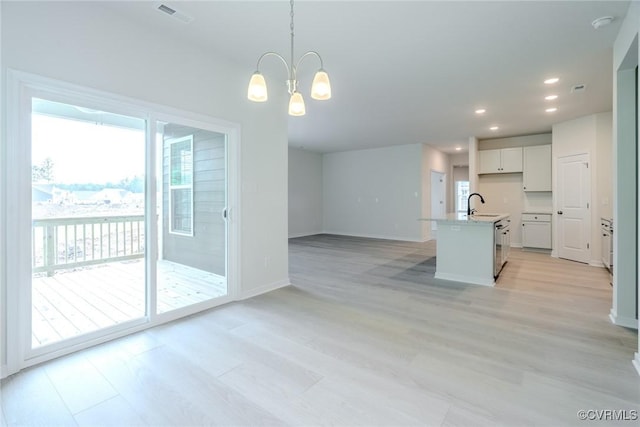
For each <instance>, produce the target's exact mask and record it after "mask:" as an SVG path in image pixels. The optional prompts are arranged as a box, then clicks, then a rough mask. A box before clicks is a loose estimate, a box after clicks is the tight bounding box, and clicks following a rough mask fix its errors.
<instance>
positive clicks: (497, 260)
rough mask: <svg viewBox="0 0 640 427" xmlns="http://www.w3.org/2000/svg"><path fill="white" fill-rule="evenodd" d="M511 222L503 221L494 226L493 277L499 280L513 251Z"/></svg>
mask: <svg viewBox="0 0 640 427" xmlns="http://www.w3.org/2000/svg"><path fill="white" fill-rule="evenodd" d="M510 224H511V220H509V219H502V220H500V221H496V223H495V224H494V229H495V233H494V248H495V249H494V255H493V277H494V278H496V279H497V278H498V276H499V275H500V271H502V267H504V264H505V263H506V262H507V258H508V257H509V251H510V250H511V229H510V227H509V225H510Z"/></svg>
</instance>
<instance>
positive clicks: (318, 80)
mask: <svg viewBox="0 0 640 427" xmlns="http://www.w3.org/2000/svg"><path fill="white" fill-rule="evenodd" d="M290 5H291V25H290V28H291V61H290V62H287V60H286V59H285V58H284V57H283V56H282V55H280V54H278V53H276V52H265V53H263V54H262V55H261V56H260V58H258V64H257V65H256V71H255V72H254V73H253V75H252V76H251V80H250V81H249V88H248V89H247V98H249V100H250V101H253V102H265V101H266V100H267V99H268V96H267V83H266V82H265V79H264V76H263V75H262V74H261V73H260V63H261V62H262V59H263V58H265V57H267V56H275V57H277V58H279V59H280V61H282V63H283V64H284V66H285V68H286V69H287V75H288V77H289V79H288V80H287V87H288V89H289V90H288V91H289V95H291V98H290V99H289V114H290V115H292V116H304V115H305V112H306V111H305V106H304V99H303V98H302V94H301V93H300V92H298V79H297V72H298V67H299V66H300V63H301V62H302V60H303V59H304V58H306V57H307V56H315V57H317V58H318V60H320V69H319V70H318V71H317V72H316V74H315V76H314V78H313V83H312V84H311V98H313V99H316V100H319V101H325V100H327V99H330V98H331V83H330V82H329V75H328V74H327V72H326V71H325V70H324V68H323V63H322V57H320V54H318V52H315V51H312V50H310V51H308V52H306V53H305V54H304V55H302V56H301V57H300V59H299V60H298V62H294V60H293V53H294V49H293V47H294V45H293V39H294V31H293V0H291V1H290Z"/></svg>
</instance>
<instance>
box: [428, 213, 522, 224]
mask: <svg viewBox="0 0 640 427" xmlns="http://www.w3.org/2000/svg"><path fill="white" fill-rule="evenodd" d="M509 216H510V214H506V213H476V214H475V215H471V216H467V214H466V213H458V212H453V213H448V214H447V215H446V216H442V217H435V218H420V219H419V221H436V222H442V223H445V224H446V223H448V224H493V223H495V222H497V221H500V220H501V219H505V218H508V217H509Z"/></svg>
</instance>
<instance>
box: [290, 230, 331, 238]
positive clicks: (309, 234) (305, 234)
mask: <svg viewBox="0 0 640 427" xmlns="http://www.w3.org/2000/svg"><path fill="white" fill-rule="evenodd" d="M317 234H324V233H323V232H322V231H311V232H308V233H295V234H290V235H289V239H295V238H297V237H307V236H315V235H317Z"/></svg>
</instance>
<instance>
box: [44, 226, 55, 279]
mask: <svg viewBox="0 0 640 427" xmlns="http://www.w3.org/2000/svg"><path fill="white" fill-rule="evenodd" d="M55 230H56V226H55V225H47V226H46V227H45V229H44V241H45V245H44V246H45V251H44V267H45V268H46V271H47V276H49V277H51V276H53V272H54V270H55V269H54V266H55V265H56V239H55Z"/></svg>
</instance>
